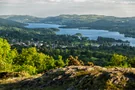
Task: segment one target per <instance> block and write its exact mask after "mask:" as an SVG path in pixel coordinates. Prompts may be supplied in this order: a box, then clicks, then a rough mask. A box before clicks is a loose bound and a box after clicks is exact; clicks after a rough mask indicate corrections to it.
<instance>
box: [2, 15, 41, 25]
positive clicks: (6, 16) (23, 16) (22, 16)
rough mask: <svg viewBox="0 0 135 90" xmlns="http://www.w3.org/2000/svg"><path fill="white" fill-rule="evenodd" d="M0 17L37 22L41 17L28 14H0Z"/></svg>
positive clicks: (22, 21)
mask: <svg viewBox="0 0 135 90" xmlns="http://www.w3.org/2000/svg"><path fill="white" fill-rule="evenodd" d="M0 18H3V19H8V20H12V21H16V22H20V23H30V22H39V21H40V20H41V18H37V17H34V16H29V15H1V16H0Z"/></svg>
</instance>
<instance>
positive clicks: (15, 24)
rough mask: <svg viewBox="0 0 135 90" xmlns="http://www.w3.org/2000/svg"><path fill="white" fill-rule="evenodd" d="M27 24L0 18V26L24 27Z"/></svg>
mask: <svg viewBox="0 0 135 90" xmlns="http://www.w3.org/2000/svg"><path fill="white" fill-rule="evenodd" d="M24 25H25V24H23V23H19V22H15V21H11V20H7V19H2V18H0V26H13V27H23V26H24Z"/></svg>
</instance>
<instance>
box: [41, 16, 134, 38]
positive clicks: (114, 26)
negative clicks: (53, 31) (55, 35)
mask: <svg viewBox="0 0 135 90" xmlns="http://www.w3.org/2000/svg"><path fill="white" fill-rule="evenodd" d="M40 22H42V23H51V24H62V25H65V28H80V29H82V28H85V29H98V30H110V31H118V32H120V33H122V34H125V35H126V36H128V37H135V17H124V18H120V17H113V16H103V15H59V16H56V17H47V18H45V19H43V20H41V21H40Z"/></svg>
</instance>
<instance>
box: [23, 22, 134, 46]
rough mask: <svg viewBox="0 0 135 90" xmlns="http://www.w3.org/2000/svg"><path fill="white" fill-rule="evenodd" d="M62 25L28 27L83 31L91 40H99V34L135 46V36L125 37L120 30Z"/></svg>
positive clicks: (59, 32)
mask: <svg viewBox="0 0 135 90" xmlns="http://www.w3.org/2000/svg"><path fill="white" fill-rule="evenodd" d="M60 26H61V25H56V24H44V23H28V26H26V27H27V28H58V29H59V30H60V31H58V32H56V34H58V35H61V34H68V35H74V34H76V33H81V34H82V36H83V37H88V38H89V39H90V40H97V38H98V37H99V36H101V37H107V38H114V39H116V40H118V39H120V40H123V41H129V42H130V45H131V46H135V38H131V37H125V35H124V34H120V33H119V32H110V31H107V30H95V29H78V28H59V27H60Z"/></svg>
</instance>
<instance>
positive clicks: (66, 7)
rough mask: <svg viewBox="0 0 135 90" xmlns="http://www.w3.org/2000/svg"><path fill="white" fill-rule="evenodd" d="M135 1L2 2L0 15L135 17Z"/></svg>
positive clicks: (41, 0)
mask: <svg viewBox="0 0 135 90" xmlns="http://www.w3.org/2000/svg"><path fill="white" fill-rule="evenodd" d="M134 11H135V0H0V15H8V14H16V15H33V16H39V17H47V16H56V15H60V14H98V15H108V16H118V17H131V16H135V12H134Z"/></svg>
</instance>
